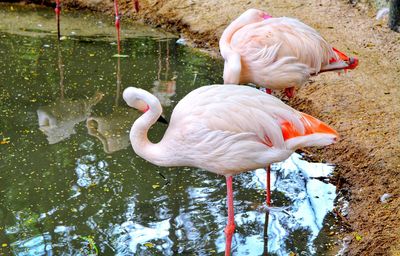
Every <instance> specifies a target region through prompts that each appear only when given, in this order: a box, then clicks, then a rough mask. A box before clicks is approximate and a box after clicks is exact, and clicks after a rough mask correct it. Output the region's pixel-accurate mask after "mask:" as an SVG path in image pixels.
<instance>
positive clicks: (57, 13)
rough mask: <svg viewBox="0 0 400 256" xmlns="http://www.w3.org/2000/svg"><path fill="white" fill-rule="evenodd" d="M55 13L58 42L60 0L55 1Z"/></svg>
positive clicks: (59, 35)
mask: <svg viewBox="0 0 400 256" xmlns="http://www.w3.org/2000/svg"><path fill="white" fill-rule="evenodd" d="M54 11H55V13H56V21H57V39H58V40H60V37H61V32H60V13H61V5H60V0H56V8H55V9H54Z"/></svg>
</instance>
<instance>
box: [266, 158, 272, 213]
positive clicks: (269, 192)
mask: <svg viewBox="0 0 400 256" xmlns="http://www.w3.org/2000/svg"><path fill="white" fill-rule="evenodd" d="M266 169H267V170H266V171H267V198H266V202H267V206H268V207H270V206H271V168H270V165H268V166H267V168H266Z"/></svg>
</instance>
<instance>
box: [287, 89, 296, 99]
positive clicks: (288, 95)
mask: <svg viewBox="0 0 400 256" xmlns="http://www.w3.org/2000/svg"><path fill="white" fill-rule="evenodd" d="M285 94H286V96H287V97H288V98H289V99H291V98H293V97H294V94H295V88H294V87H290V88H285Z"/></svg>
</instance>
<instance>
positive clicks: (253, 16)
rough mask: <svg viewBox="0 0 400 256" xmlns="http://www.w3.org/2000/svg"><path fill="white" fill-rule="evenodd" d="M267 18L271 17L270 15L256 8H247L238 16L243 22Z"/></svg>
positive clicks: (247, 22)
mask: <svg viewBox="0 0 400 256" xmlns="http://www.w3.org/2000/svg"><path fill="white" fill-rule="evenodd" d="M269 18H272V16H271V15H269V14H268V13H267V12H264V11H262V10H258V9H248V10H247V11H245V12H244V13H243V14H242V15H240V17H239V19H241V21H242V22H243V23H244V24H251V23H255V22H260V21H263V20H266V19H269Z"/></svg>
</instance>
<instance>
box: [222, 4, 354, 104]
mask: <svg viewBox="0 0 400 256" xmlns="http://www.w3.org/2000/svg"><path fill="white" fill-rule="evenodd" d="M219 47H220V51H221V55H222V57H223V58H224V59H225V65H224V83H225V84H239V83H241V84H246V83H253V84H255V85H257V86H261V87H265V88H269V89H274V90H282V89H284V90H285V92H286V94H287V96H288V97H289V98H290V97H293V96H294V88H295V87H301V86H302V85H304V84H305V83H306V82H307V80H308V78H309V77H310V75H317V74H319V73H321V72H325V71H338V70H339V71H340V70H345V71H346V70H348V69H354V68H355V67H356V66H357V65H358V60H357V59H356V58H349V57H347V56H346V55H345V54H344V53H342V52H340V51H339V50H337V49H336V48H333V47H332V46H331V45H330V44H328V43H327V42H326V41H325V39H323V38H322V37H321V35H320V34H319V33H318V32H317V31H316V30H315V29H313V28H311V27H310V26H308V25H306V24H304V23H302V22H300V21H299V20H297V19H293V18H288V17H279V18H273V17H271V16H270V15H269V14H268V13H266V12H264V11H262V10H257V9H249V10H247V11H245V12H244V13H243V14H241V15H240V16H239V17H238V18H237V19H235V20H234V21H233V22H232V23H231V24H229V26H228V27H227V28H226V29H225V31H224V32H223V33H222V36H221V38H220V41H219Z"/></svg>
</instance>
